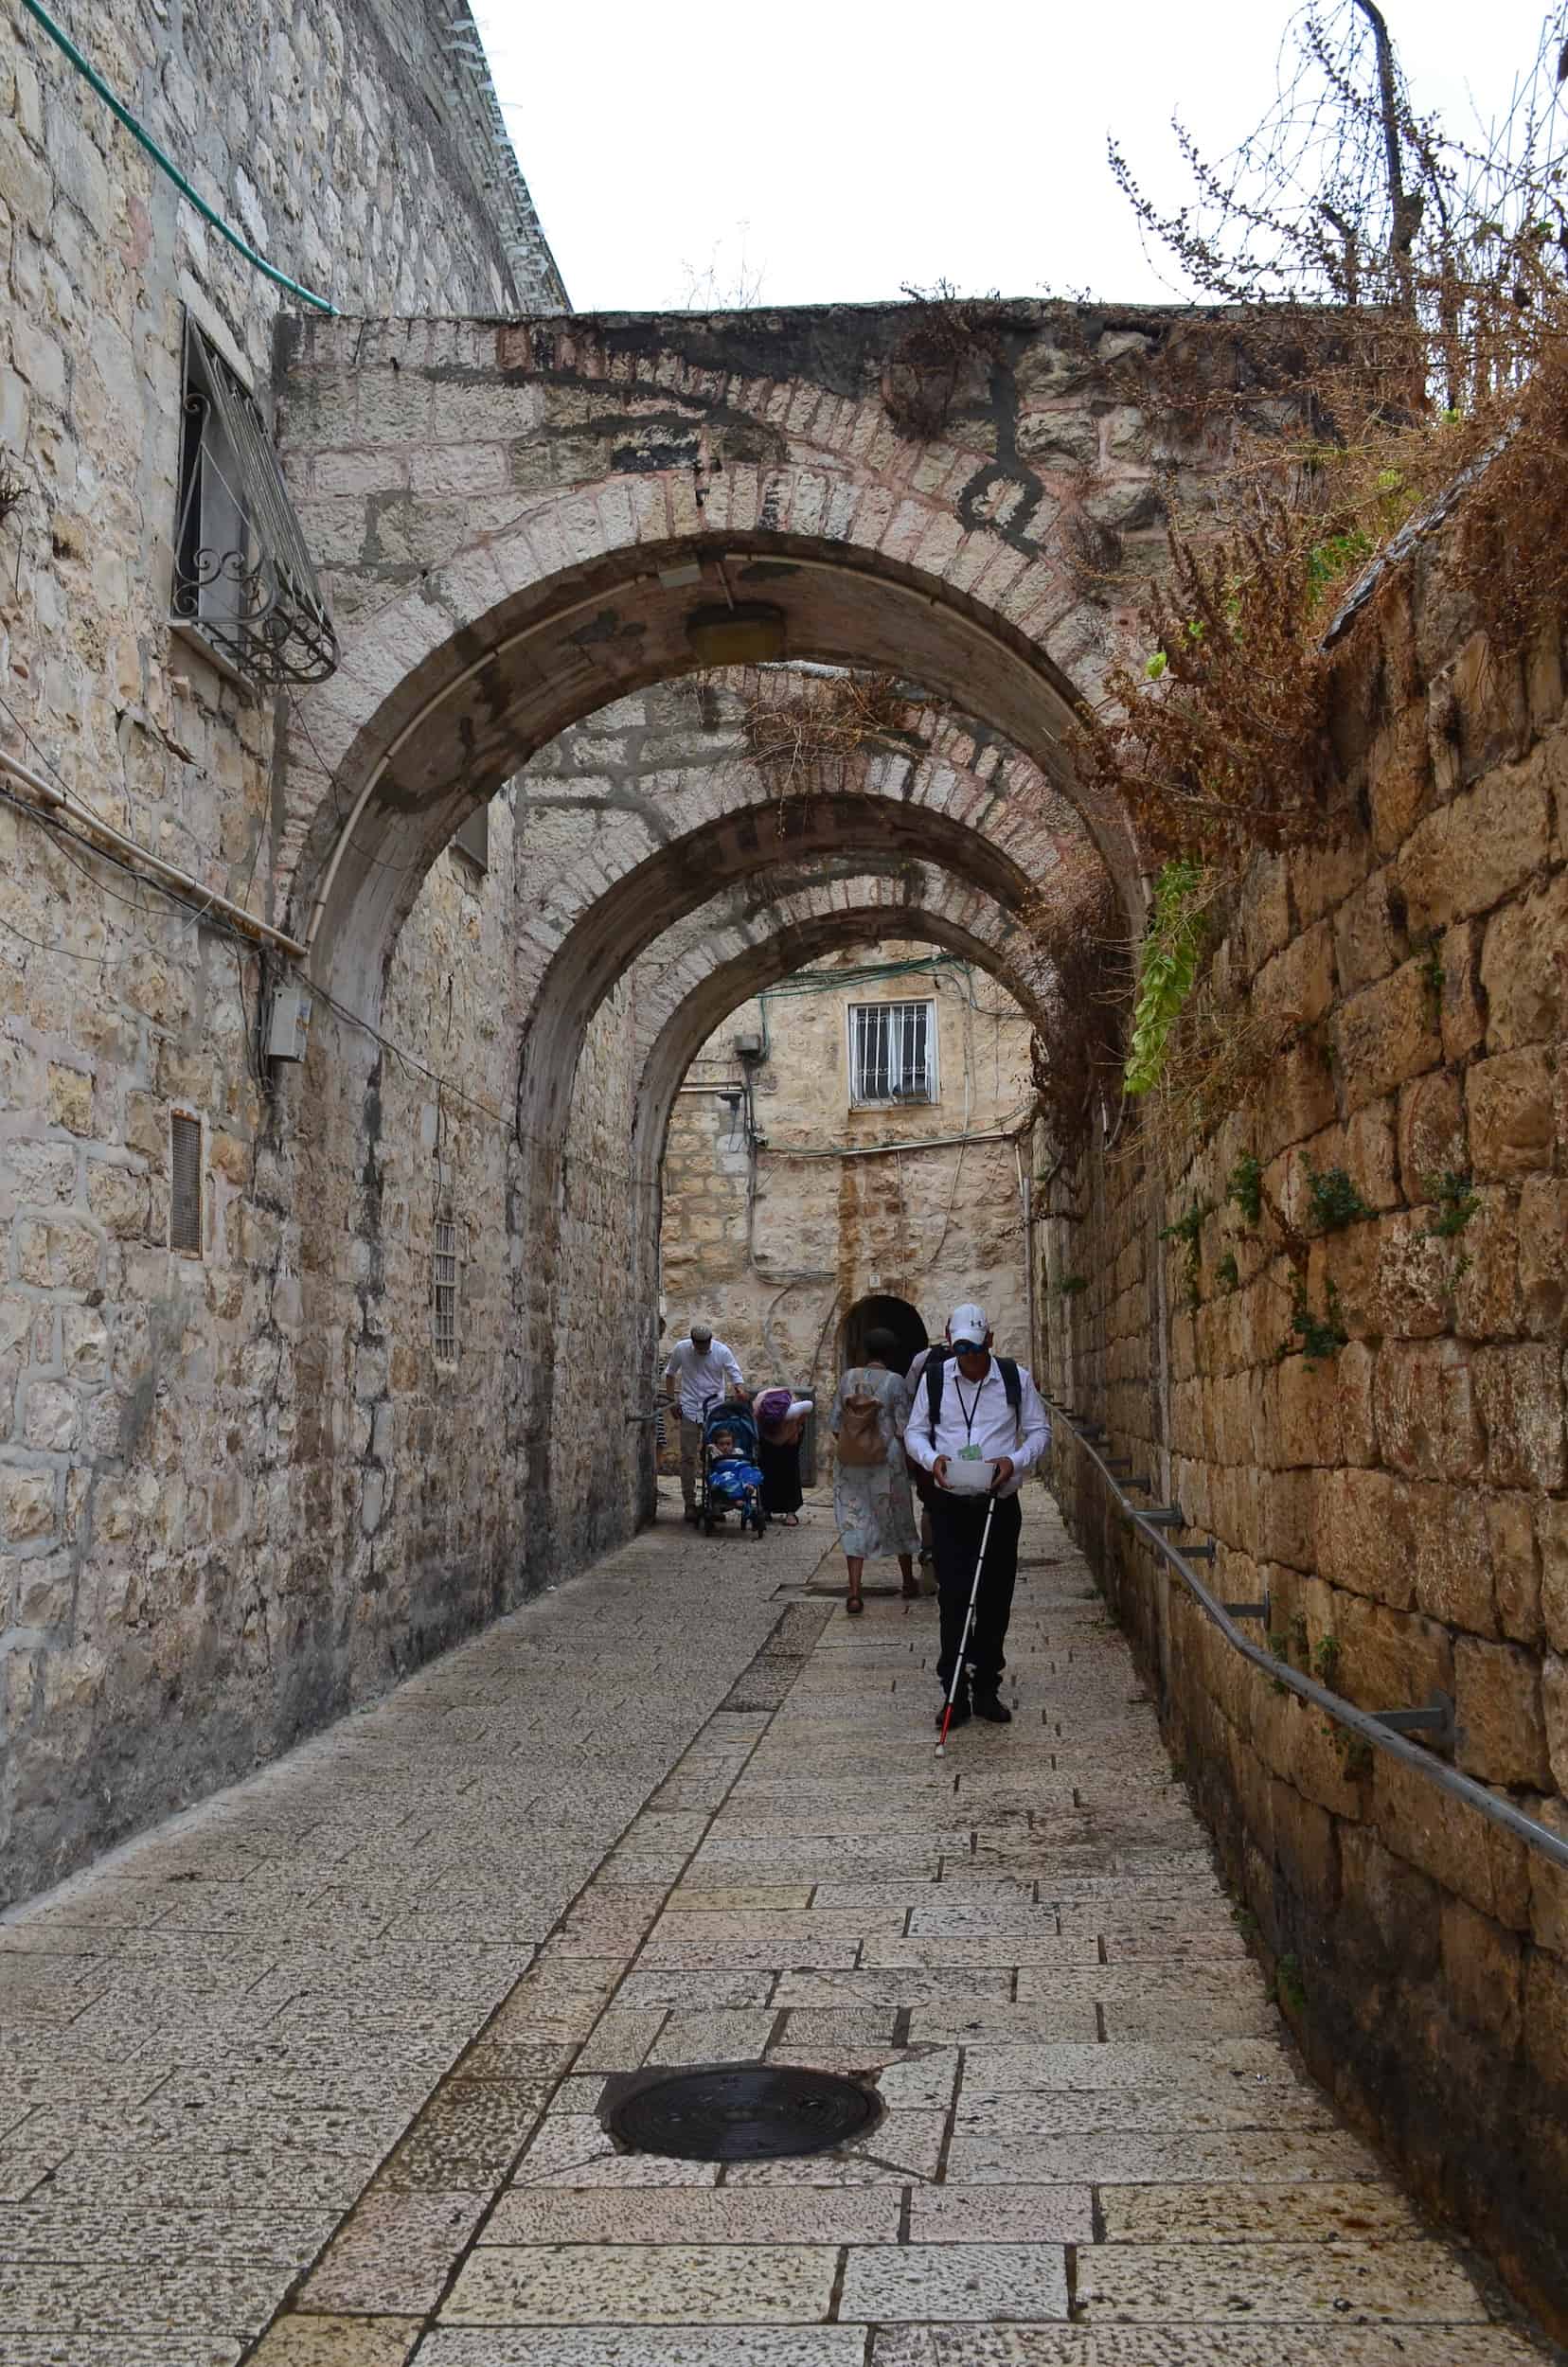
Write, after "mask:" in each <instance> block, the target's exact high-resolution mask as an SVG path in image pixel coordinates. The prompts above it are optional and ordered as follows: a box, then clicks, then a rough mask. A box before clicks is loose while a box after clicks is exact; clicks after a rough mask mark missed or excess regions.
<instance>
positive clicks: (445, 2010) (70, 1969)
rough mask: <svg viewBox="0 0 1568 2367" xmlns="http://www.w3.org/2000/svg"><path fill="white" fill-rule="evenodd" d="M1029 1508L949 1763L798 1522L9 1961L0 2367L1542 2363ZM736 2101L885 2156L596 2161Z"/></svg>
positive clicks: (135, 1878)
mask: <svg viewBox="0 0 1568 2367" xmlns="http://www.w3.org/2000/svg"><path fill="white" fill-rule="evenodd" d="M1027 1503H1028V1506H1029V1513H1028V1521H1027V1525H1026V1529H1025V1546H1024V1564H1023V1580H1024V1583H1023V1585H1022V1588H1021V1592H1020V1597H1019V1606H1018V1610H1017V1611H1016V1613H1015V1617H1014V1622H1013V1629H1012V1638H1011V1667H1010V1671H1009V1677H1008V1682H1007V1690H1008V1692H1009V1694H1010V1696H1011V1697H1012V1699H1013V1700H1014V1702H1015V1705H1016V1722H1015V1724H1014V1725H1013V1726H1012V1728H1011V1729H1010V1730H1008V1731H1007V1732H1006V1733H999V1732H997V1731H996V1730H993V1729H989V1728H982V1727H979V1726H971V1727H969V1728H966V1729H965V1730H963V1731H962V1732H961V1733H960V1734H959V1735H956V1736H955V1738H954V1740H953V1744H952V1746H951V1748H950V1752H949V1754H948V1757H947V1758H946V1760H945V1761H943V1762H942V1763H941V1764H940V1765H938V1764H937V1763H936V1762H935V1759H934V1756H933V1735H932V1731H931V1717H932V1710H933V1705H934V1702H935V1700H936V1698H937V1695H936V1688H935V1680H934V1677H933V1673H932V1658H933V1654H934V1650H935V1604H934V1603H929V1602H922V1603H920V1604H918V1605H915V1606H913V1607H905V1606H904V1605H903V1604H902V1603H900V1602H899V1601H897V1600H896V1599H894V1598H891V1597H888V1596H882V1597H878V1596H875V1595H873V1596H872V1598H871V1600H870V1606H869V1611H868V1615H867V1617H866V1618H865V1619H864V1621H863V1622H862V1623H861V1624H860V1625H859V1626H856V1625H854V1624H852V1623H851V1622H849V1621H847V1620H846V1618H845V1617H844V1615H843V1607H842V1600H841V1599H840V1596H839V1587H840V1565H839V1564H838V1563H837V1561H836V1558H835V1557H832V1556H831V1554H830V1552H829V1556H828V1560H827V1562H826V1564H825V1563H824V1553H825V1548H829V1549H830V1547H831V1544H832V1534H831V1524H830V1522H828V1523H827V1524H826V1525H825V1522H824V1513H823V1509H822V1506H821V1504H820V1502H819V1503H818V1504H817V1505H816V1507H815V1508H814V1511H813V1512H811V1514H810V1515H809V1518H808V1523H807V1525H805V1526H803V1527H802V1528H801V1529H800V1530H799V1531H798V1532H796V1533H794V1534H793V1535H789V1536H784V1535H779V1534H776V1533H775V1535H773V1536H772V1537H770V1538H769V1539H766V1540H764V1541H763V1542H762V1543H761V1544H760V1545H759V1546H753V1545H750V1544H743V1543H742V1542H741V1541H740V1540H739V1539H735V1538H731V1539H714V1540H711V1541H710V1540H699V1539H693V1538H692V1536H691V1534H690V1532H689V1531H687V1530H685V1529H682V1528H680V1527H678V1526H676V1525H675V1522H674V1519H673V1515H672V1509H671V1505H670V1504H669V1503H668V1502H667V1504H666V1511H665V1519H664V1520H663V1522H661V1523H660V1524H659V1525H658V1526H656V1527H655V1528H653V1529H652V1530H650V1531H649V1532H647V1533H646V1534H645V1535H644V1536H643V1537H642V1538H641V1539H638V1541H637V1542H636V1543H635V1544H633V1545H630V1546H628V1547H625V1548H623V1549H622V1550H621V1551H620V1552H618V1553H616V1554H615V1555H612V1556H611V1557H609V1558H608V1559H606V1560H604V1561H602V1562H600V1563H599V1564H598V1565H597V1567H596V1568H595V1569H593V1570H592V1571H591V1572H589V1573H588V1574H587V1575H584V1576H582V1577H579V1578H578V1579H575V1580H573V1581H572V1582H570V1583H569V1584H568V1585H566V1586H564V1587H562V1588H561V1589H560V1591H559V1592H557V1593H554V1594H552V1595H550V1596H548V1597H546V1598H545V1599H543V1600H542V1601H539V1602H536V1603H533V1604H530V1605H529V1606H528V1607H526V1609H525V1610H523V1611H519V1612H516V1613H514V1614H513V1615H512V1616H511V1617H509V1618H508V1619H507V1620H505V1621H503V1622H502V1623H501V1624H499V1625H498V1626H496V1627H495V1628H491V1629H490V1631H489V1632H488V1633H487V1634H486V1635H485V1636H484V1637H483V1638H481V1639H479V1640H477V1641H476V1642H473V1643H472V1644H469V1645H466V1646H462V1647H461V1648H460V1649H458V1650H457V1651H456V1652H454V1653H453V1654H451V1655H450V1656H449V1657H448V1658H446V1659H445V1660H443V1661H441V1662H440V1663H438V1664H437V1665H435V1666H434V1667H432V1668H430V1669H428V1670H426V1671H425V1672H423V1673H422V1674H420V1675H419V1676H416V1677H414V1678H412V1679H410V1680H409V1682H407V1683H405V1684H404V1685H402V1686H401V1687H400V1688H399V1690H398V1691H397V1692H396V1693H394V1694H393V1695H392V1696H390V1697H389V1699H388V1700H385V1701H384V1702H383V1703H381V1704H380V1705H379V1706H377V1707H375V1708H373V1709H370V1710H367V1711H366V1712H365V1713H364V1714H362V1715H360V1716H358V1717H354V1718H351V1719H350V1720H348V1721H347V1723H345V1724H343V1725H341V1726H340V1727H338V1728H337V1729H336V1730H335V1731H334V1732H333V1733H332V1734H331V1735H329V1736H327V1737H325V1738H323V1739H321V1740H318V1741H315V1742H312V1743H309V1744H307V1745H305V1746H304V1747H303V1748H302V1749H301V1750H299V1751H297V1752H296V1753H294V1754H293V1755H292V1756H291V1757H289V1758H288V1759H286V1760H285V1761H283V1762H282V1763H281V1764H279V1765H277V1766H275V1767H274V1768H272V1769H270V1770H268V1771H266V1772H264V1773H262V1774H260V1775H258V1776H257V1777H256V1778H254V1779H253V1780H252V1781H251V1782H249V1783H248V1784H245V1785H243V1786H241V1787H240V1788H239V1789H236V1790H233V1791H229V1792H226V1793H224V1794H223V1795H222V1796H221V1797H220V1798H218V1799H216V1800H214V1801H211V1802H209V1803H208V1804H206V1805H205V1806H203V1807H200V1808H197V1809H195V1810H193V1811H191V1812H190V1813H189V1814H187V1815H186V1816H184V1817H182V1818H179V1819H177V1820H175V1821H174V1822H173V1823H172V1824H169V1825H166V1826H164V1827H163V1828H161V1829H160V1830H159V1831H157V1832H155V1833H152V1834H150V1835H149V1836H147V1837H146V1838H145V1839H144V1840H142V1841H139V1842H134V1843H133V1844H132V1845H131V1846H130V1847H129V1848H127V1849H125V1850H123V1851H121V1852H119V1853H118V1854H117V1855H116V1857H115V1858H114V1859H113V1860H111V1861H110V1862H108V1863H107V1864H105V1865H104V1866H103V1867H102V1868H100V1869H99V1870H98V1871H96V1872H94V1873H92V1874H89V1875H86V1876H83V1877H80V1878H77V1879H76V1880H75V1881H74V1882H72V1883H70V1884H68V1885H67V1886H66V1887H65V1888H64V1889H63V1890H62V1891H60V1892H58V1893H56V1894H55V1895H53V1896H52V1897H50V1898H49V1899H47V1900H46V1901H45V1902H43V1903H42V1904H41V1905H39V1906H38V1907H36V1908H33V1909H24V1910H22V1911H20V1912H19V1913H14V1914H12V1915H11V1916H9V1918H7V1919H6V1920H5V1921H4V1922H0V2012H3V2017H4V2044H3V2053H0V2125H3V2127H4V2132H5V2133H4V2136H3V2137H0V2196H3V2197H4V2203H3V2206H0V2358H4V2359H5V2361H6V2362H7V2367H45V2362H47V2367H231V2362H234V2361H236V2360H238V2359H240V2358H242V2357H243V2358H254V2359H255V2360H256V2361H257V2367H403V2363H404V2362H405V2361H408V2360H413V2361H414V2362H416V2367H1276V2363H1277V2362H1279V2361H1281V2360H1283V2359H1287V2358H1288V2359H1290V2360H1291V2361H1292V2362H1293V2363H1294V2367H1403V2363H1404V2362H1406V2361H1408V2360H1410V2359H1411V2358H1424V2359H1430V2360H1435V2361H1441V2362H1443V2363H1444V2367H1514V2363H1515V2362H1519V2363H1520V2367H1523V2362H1524V2361H1526V2360H1528V2359H1532V2358H1544V2357H1545V2356H1546V2354H1545V2353H1544V2352H1542V2351H1539V2350H1538V2349H1537V2348H1536V2347H1535V2345H1534V2344H1533V2343H1532V2342H1531V2341H1530V2340H1528V2339H1527V2338H1526V2337H1525V2336H1524V2335H1523V2334H1522V2333H1521V2332H1519V2331H1516V2330H1514V2329H1513V2328H1512V2327H1511V2325H1510V2323H1508V2320H1509V2313H1508V2309H1507V2306H1506V2303H1505V2302H1504V2301H1503V2299H1502V2297H1501V2296H1500V2294H1499V2292H1498V2290H1497V2288H1496V2287H1495V2286H1494V2284H1493V2283H1492V2282H1491V2280H1490V2279H1489V2278H1488V2275H1487V2274H1486V2272H1485V2271H1484V2270H1483V2269H1481V2268H1480V2267H1479V2266H1478V2264H1477V2263H1476V2262H1475V2261H1474V2260H1473V2259H1472V2258H1470V2257H1468V2256H1467V2255H1465V2254H1464V2253H1463V2252H1461V2251H1458V2250H1457V2249H1455V2248H1454V2247H1453V2246H1452V2245H1451V2244H1449V2243H1446V2242H1445V2241H1443V2240H1442V2238H1441V2237H1440V2236H1439V2235H1437V2234H1434V2231H1433V2230H1432V2229H1431V2228H1430V2227H1428V2226H1426V2225H1425V2224H1423V2222H1422V2219H1421V2217H1420V2216H1419V2214H1418V2213H1417V2211H1416V2210H1415V2208H1414V2207H1413V2206H1412V2205H1411V2204H1410V2202H1408V2201H1407V2200H1406V2199H1405V2198H1404V2196H1403V2195H1402V2194H1401V2192H1400V2190H1399V2186H1398V2184H1397V2183H1396V2182H1395V2180H1393V2179H1392V2178H1391V2176H1390V2175H1389V2173H1388V2172H1387V2170H1386V2169H1385V2168H1384V2167H1383V2166H1382V2165H1381V2162H1379V2160H1378V2158H1377V2156H1376V2154H1375V2153H1374V2152H1373V2151H1371V2150H1370V2149H1369V2148H1368V2146H1367V2145H1365V2144H1364V2143H1363V2142H1362V2140H1361V2139H1360V2138H1359V2137H1358V2136H1357V2135H1355V2134H1354V2133H1352V2132H1351V2131H1350V2130H1349V2129H1348V2128H1347V2127H1345V2126H1344V2125H1343V2124H1342V2123H1341V2121H1340V2120H1339V2119H1338V2118H1337V2116H1336V2114H1335V2112H1334V2109H1333V2108H1332V2106H1331V2105H1330V2104H1329V2102H1328V2101H1327V2098H1326V2097H1325V2096H1324V2094H1323V2093H1322V2092H1321V2091H1320V2090H1318V2089H1317V2088H1316V2087H1314V2086H1313V2085H1312V2084H1311V2082H1310V2080H1308V2079H1307V2078H1306V2076H1305V2075H1304V2073H1303V2072H1302V2070H1301V2068H1300V2066H1299V2064H1298V2062H1297V2061H1296V2059H1295V2057H1294V2055H1293V2052H1292V2047H1291V2045H1290V2042H1289V2038H1288V2034H1286V2033H1285V2032H1284V2030H1283V2028H1282V2025H1281V2023H1280V2020H1279V2018H1278V2015H1277V2013H1276V2011H1275V2009H1274V2005H1273V2004H1272V2003H1271V2002H1270V1998H1269V1995H1268V1993H1267V1991H1266V1989H1265V1985H1264V1981H1263V1977H1262V1975H1261V1973H1260V1971H1259V1969H1258V1967H1257V1966H1256V1963H1255V1962H1254V1961H1253V1959H1252V1958H1251V1956H1250V1955H1249V1953H1248V1950H1247V1947H1246V1944H1245V1940H1244V1936H1243V1924H1242V1919H1241V1918H1240V1916H1239V1914H1238V1911H1237V1909H1236V1908H1235V1906H1234V1905H1233V1903H1232V1901H1231V1899H1230V1897H1229V1896H1228V1895H1227V1894H1226V1892H1225V1890H1224V1888H1223V1886H1222V1884H1221V1882H1220V1880H1219V1879H1218V1878H1217V1877H1216V1874H1215V1870H1214V1865H1213V1860H1212V1856H1211V1852H1210V1850H1209V1848H1208V1847H1207V1845H1206V1843H1205V1840H1204V1836H1203V1830H1202V1828H1201V1826H1200V1825H1199V1824H1198V1822H1197V1819H1196V1818H1195V1816H1194V1814H1193V1811H1192V1808H1191V1806H1189V1804H1188V1801H1187V1799H1186V1796H1185V1792H1184V1790H1183V1788H1182V1786H1181V1784H1180V1783H1179V1782H1178V1781H1177V1780H1176V1779H1175V1778H1174V1777H1173V1775H1172V1771H1171V1768H1170V1764H1169V1761H1168V1759H1167V1754H1166V1753H1165V1751H1164V1750H1163V1748H1162V1746H1161V1743H1160V1738H1159V1734H1158V1730H1157V1727H1156V1724H1155V1719H1154V1714H1153V1711H1152V1709H1151V1708H1150V1707H1149V1703H1148V1701H1147V1700H1146V1699H1145V1697H1144V1695H1143V1692H1142V1690H1141V1688H1140V1686H1139V1684H1138V1682H1137V1679H1136V1677H1135V1675H1134V1673H1133V1669H1132V1664H1131V1660H1130V1657H1129V1654H1128V1650H1127V1646H1126V1645H1125V1643H1124V1642H1123V1640H1122V1639H1121V1638H1120V1637H1119V1636H1118V1635H1116V1634H1115V1632H1114V1630H1113V1628H1111V1626H1110V1623H1109V1622H1108V1620H1107V1618H1106V1616H1105V1613H1104V1610H1103V1607H1102V1605H1101V1603H1100V1600H1099V1598H1098V1596H1097V1594H1096V1590H1095V1587H1094V1585H1093V1583H1092V1580H1091V1578H1090V1576H1089V1574H1088V1571H1087V1569H1086V1567H1085V1564H1084V1562H1083V1560H1082V1559H1081V1557H1079V1556H1078V1554H1077V1553H1076V1552H1075V1551H1074V1550H1073V1549H1072V1547H1071V1545H1070V1543H1069V1542H1068V1540H1067V1538H1066V1536H1065V1533H1064V1531H1063V1530H1062V1527H1061V1525H1060V1520H1059V1519H1058V1517H1057V1516H1056V1513H1055V1510H1054V1507H1053V1506H1052V1505H1051V1504H1050V1501H1049V1499H1048V1498H1047V1496H1046V1495H1045V1493H1044V1491H1043V1490H1042V1489H1039V1488H1036V1489H1033V1490H1031V1491H1029V1493H1028V1496H1027ZM760 2059H766V2060H769V2061H772V2062H775V2063H799V2064H811V2065H814V2066H818V2067H830V2068H839V2069H842V2070H844V2071H846V2072H852V2073H855V2074H857V2075H858V2076H861V2077H863V2078H866V2079H871V2080H874V2081H875V2085H876V2091H877V2094H878V2097H879V2099H880V2102H881V2105H882V2108H883V2109H882V2117H881V2118H880V2119H879V2121H878V2122H877V2124H876V2126H875V2127H873V2128H872V2130H871V2132H870V2133H869V2135H868V2136H866V2137H865V2138H864V2140H863V2141H861V2142H859V2143H857V2144H854V2145H848V2146H846V2147H842V2148H839V2149H836V2150H834V2151H833V2152H831V2153H829V2154H827V2155H824V2156H819V2157H816V2158H808V2159H797V2160H786V2161H781V2162H765V2163H755V2164H751V2165H744V2164H742V2165H730V2166H726V2167H725V2168H723V2169H722V2170H720V2169H719V2168H717V2167H715V2166H713V2165H709V2164H702V2163H695V2162H677V2161H671V2160H668V2159H662V2158H657V2157H654V2156H651V2155H648V2154H635V2153H628V2152H623V2151H618V2150H617V2149H616V2148H615V2145H614V2144H613V2142H612V2140H611V2139H610V2138H609V2137H608V2136H607V2135H606V2133H605V2131H604V2129H603V2127H601V2124H600V2120H599V2118H598V2111H599V2105H600V2098H601V2093H602V2091H603V2089H604V2086H605V2082H606V2078H607V2076H609V2075H612V2074H615V2073H625V2072H631V2071H633V2070H635V2069H636V2068H637V2067H639V2066H644V2065H659V2064H680V2065H689V2064H700V2063H707V2062H737V2061H751V2060H760ZM279 2312H280V2313H281V2314H275V2313H279ZM258 2336H259V2337H261V2340H260V2341H259V2345H258V2347H255V2348H252V2347H251V2346H252V2345H253V2344H255V2343H256V2340H257V2338H258Z"/></svg>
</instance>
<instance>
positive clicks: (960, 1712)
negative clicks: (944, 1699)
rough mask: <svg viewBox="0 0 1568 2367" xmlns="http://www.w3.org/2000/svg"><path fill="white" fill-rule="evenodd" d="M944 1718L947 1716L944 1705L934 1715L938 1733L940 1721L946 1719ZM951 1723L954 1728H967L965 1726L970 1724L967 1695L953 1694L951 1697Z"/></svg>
mask: <svg viewBox="0 0 1568 2367" xmlns="http://www.w3.org/2000/svg"><path fill="white" fill-rule="evenodd" d="M946 1716H947V1708H946V1705H945V1704H944V1705H943V1707H942V1708H941V1709H939V1710H938V1711H937V1713H936V1725H937V1729H938V1731H940V1728H941V1723H942V1720H943V1718H944V1717H946ZM952 1722H953V1725H954V1726H967V1725H968V1724H969V1722H970V1698H969V1695H968V1694H967V1693H958V1694H954V1696H953V1720H952Z"/></svg>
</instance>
